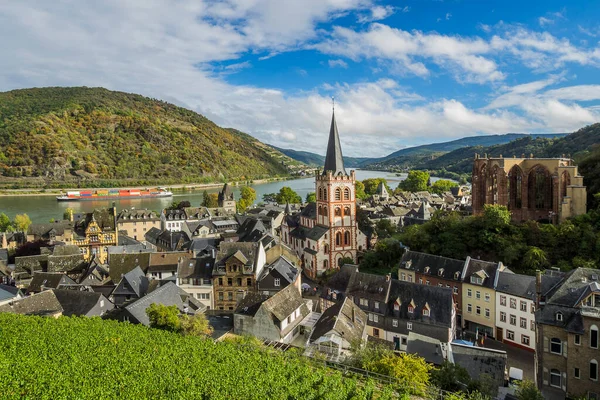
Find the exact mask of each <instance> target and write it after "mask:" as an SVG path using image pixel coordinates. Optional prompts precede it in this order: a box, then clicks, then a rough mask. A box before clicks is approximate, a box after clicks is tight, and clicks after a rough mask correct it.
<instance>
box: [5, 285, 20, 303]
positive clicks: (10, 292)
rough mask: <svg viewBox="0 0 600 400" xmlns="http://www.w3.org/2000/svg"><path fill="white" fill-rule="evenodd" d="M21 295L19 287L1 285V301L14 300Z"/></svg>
mask: <svg viewBox="0 0 600 400" xmlns="http://www.w3.org/2000/svg"><path fill="white" fill-rule="evenodd" d="M19 293H21V290H20V289H19V288H17V287H14V286H9V285H4V284H0V301H5V300H9V299H14V298H15V297H17V296H18V295H19ZM21 296H22V293H21Z"/></svg>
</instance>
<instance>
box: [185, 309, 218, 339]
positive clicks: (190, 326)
mask: <svg viewBox="0 0 600 400" xmlns="http://www.w3.org/2000/svg"><path fill="white" fill-rule="evenodd" d="M180 331H181V333H182V334H183V335H190V336H204V335H210V334H211V333H212V332H213V327H212V326H211V325H210V324H209V323H208V320H207V319H206V316H205V315H204V314H196V315H193V316H191V317H190V316H189V315H182V316H181V318H180Z"/></svg>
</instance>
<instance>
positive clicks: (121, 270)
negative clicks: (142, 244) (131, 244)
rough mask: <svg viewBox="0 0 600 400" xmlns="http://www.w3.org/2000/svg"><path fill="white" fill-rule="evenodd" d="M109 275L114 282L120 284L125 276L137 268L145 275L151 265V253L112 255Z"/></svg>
mask: <svg viewBox="0 0 600 400" xmlns="http://www.w3.org/2000/svg"><path fill="white" fill-rule="evenodd" d="M108 265H109V269H108V271H109V274H110V278H111V279H112V281H113V282H119V281H120V280H121V278H122V277H123V275H125V274H126V273H128V272H129V271H133V270H134V269H135V268H140V269H141V270H142V271H143V272H144V273H145V272H146V271H148V266H149V265H150V253H135V254H112V255H111V256H110V260H109V264H108Z"/></svg>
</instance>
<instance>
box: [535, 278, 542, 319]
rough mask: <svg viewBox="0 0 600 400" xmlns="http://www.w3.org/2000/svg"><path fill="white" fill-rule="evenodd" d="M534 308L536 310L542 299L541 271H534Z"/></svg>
mask: <svg viewBox="0 0 600 400" xmlns="http://www.w3.org/2000/svg"><path fill="white" fill-rule="evenodd" d="M535 293H536V296H535V309H536V310H537V309H538V308H539V306H540V302H541V300H542V271H540V270H539V269H538V270H536V271H535Z"/></svg>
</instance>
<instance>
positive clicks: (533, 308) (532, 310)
mask: <svg viewBox="0 0 600 400" xmlns="http://www.w3.org/2000/svg"><path fill="white" fill-rule="evenodd" d="M531 313H532V314H533V313H535V304H531Z"/></svg>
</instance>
